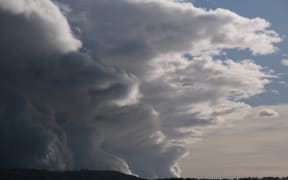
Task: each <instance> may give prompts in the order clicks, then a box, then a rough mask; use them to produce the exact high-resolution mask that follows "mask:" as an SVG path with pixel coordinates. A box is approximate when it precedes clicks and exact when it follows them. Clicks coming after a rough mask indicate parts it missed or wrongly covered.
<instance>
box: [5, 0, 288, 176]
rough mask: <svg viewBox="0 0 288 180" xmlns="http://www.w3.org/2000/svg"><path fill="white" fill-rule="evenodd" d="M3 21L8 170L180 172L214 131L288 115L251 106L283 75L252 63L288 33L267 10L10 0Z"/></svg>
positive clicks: (108, 0)
mask: <svg viewBox="0 0 288 180" xmlns="http://www.w3.org/2000/svg"><path fill="white" fill-rule="evenodd" d="M0 27H1V28H0V49H1V51H0V79H1V83H0V143H1V144H0V147H1V148H0V168H15V167H16V168H41V169H51V170H66V169H68V170H69V169H83V168H84V169H96V170H116V171H121V172H124V173H128V174H136V175H139V176H142V177H146V178H157V177H171V176H181V168H180V167H179V162H180V160H181V159H183V158H185V157H186V156H189V153H190V150H189V149H190V147H191V146H192V145H193V146H197V143H196V142H198V141H200V140H201V139H202V138H203V134H205V133H208V134H209V132H210V131H213V129H219V128H224V127H225V128H227V126H226V125H227V124H230V123H233V122H234V121H241V119H244V118H246V117H247V115H248V114H250V115H251V112H254V115H253V117H256V116H257V117H258V118H266V119H270V118H274V117H279V116H281V114H279V112H277V111H276V110H273V109H271V107H269V108H265V104H264V105H263V104H261V105H262V106H261V108H259V107H257V109H256V108H255V107H254V106H251V105H250V104H249V103H248V102H247V100H248V99H249V98H251V97H255V96H257V95H260V94H263V93H265V92H266V91H267V89H266V87H267V86H269V84H271V83H272V82H273V81H274V80H275V79H277V78H279V76H280V75H279V73H277V72H275V70H272V69H271V68H269V67H267V66H264V65H262V64H261V63H258V62H256V61H254V59H253V58H254V57H256V56H257V57H258V58H259V57H260V58H261V57H263V56H267V55H271V54H275V53H277V52H279V48H278V44H279V43H281V42H282V41H283V40H284V39H283V37H282V36H281V35H280V34H279V33H278V32H276V30H273V26H271V23H270V22H269V21H268V20H266V19H264V18H261V17H257V16H255V18H247V17H244V16H242V15H241V14H237V13H235V12H233V11H232V10H228V9H223V8H217V9H204V8H200V7H198V6H195V5H193V4H192V3H191V2H185V1H182V0H81V1H76V0H75V1H71V0H55V1H52V0H0ZM230 50H236V51H239V52H241V51H247V52H248V51H249V54H250V58H246V59H233V57H229V53H227V51H230ZM282 59H283V60H282V64H283V65H285V62H286V61H285V57H283V58H282ZM280 61H281V59H279V62H280ZM282 68H283V66H282ZM259 105H260V104H259ZM246 121H247V120H246ZM246 121H245V122H246ZM247 123H249V121H247ZM208 136H209V135H208ZM204 138H205V137H204ZM194 143H195V144H194ZM191 153H192V154H193V152H191ZM191 163H193V162H191ZM195 163H197V162H195ZM186 164H187V162H186ZM186 169H187V167H186Z"/></svg>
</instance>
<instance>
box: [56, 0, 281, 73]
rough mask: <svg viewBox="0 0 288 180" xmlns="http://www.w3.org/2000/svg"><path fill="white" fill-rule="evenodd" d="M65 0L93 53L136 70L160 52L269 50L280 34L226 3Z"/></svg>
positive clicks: (261, 52)
mask: <svg viewBox="0 0 288 180" xmlns="http://www.w3.org/2000/svg"><path fill="white" fill-rule="evenodd" d="M61 1H62V2H66V3H67V4H69V5H70V6H71V8H72V9H73V10H72V13H71V16H70V18H69V19H70V21H71V23H72V24H73V25H75V26H77V27H79V28H80V29H81V33H80V36H81V37H82V39H84V43H86V45H87V46H89V47H91V48H93V47H95V48H97V51H95V52H93V53H97V54H98V55H101V56H102V57H104V58H105V62H109V63H110V64H113V65H117V66H121V67H124V68H126V69H129V70H130V71H133V72H135V73H139V71H141V69H140V70H139V63H141V66H143V64H145V63H146V61H147V60H149V59H152V58H153V57H156V56H158V55H161V54H167V53H175V52H176V53H181V52H191V53H192V54H193V55H199V54H203V53H209V54H211V53H219V51H220V50H221V49H234V48H237V49H249V50H250V51H251V52H252V53H253V54H268V53H272V52H274V51H276V50H277V48H276V47H275V46H274V43H277V42H279V41H280V40H281V39H280V37H279V36H278V34H277V33H275V32H274V31H272V30H270V29H269V26H270V24H269V22H267V21H266V20H264V19H261V18H254V19H249V18H245V17H242V16H240V15H238V14H236V13H234V12H232V11H229V10H226V9H216V10H209V11H208V10H205V9H201V8H196V7H194V6H193V5H192V4H191V3H185V2H177V1H172V0H143V1H140V0H120V1H115V0H113V1H106V0H97V1H94V0H84V1H81V2H80V1H79V2H78V1H73V2H71V1H67V0H61ZM111 12H113V13H111ZM128 17H129V18H128ZM136 62H137V63H136ZM141 72H142V71H141Z"/></svg>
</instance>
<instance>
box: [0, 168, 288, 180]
mask: <svg viewBox="0 0 288 180" xmlns="http://www.w3.org/2000/svg"><path fill="white" fill-rule="evenodd" d="M0 180H145V179H143V178H139V177H136V176H131V175H127V174H123V173H120V172H115V171H92V170H80V171H48V170H24V169H0ZM158 180H212V179H207V178H206V179H197V178H168V179H158ZM213 180H217V179H213ZM219 180H229V179H219ZM231 180H288V177H283V178H279V177H263V178H257V177H248V178H234V179H231Z"/></svg>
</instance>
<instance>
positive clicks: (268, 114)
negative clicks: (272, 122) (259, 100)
mask: <svg viewBox="0 0 288 180" xmlns="http://www.w3.org/2000/svg"><path fill="white" fill-rule="evenodd" d="M258 115H259V117H263V118H275V117H278V116H279V113H278V112H277V111H275V110H273V109H262V110H260V111H259V113H258Z"/></svg>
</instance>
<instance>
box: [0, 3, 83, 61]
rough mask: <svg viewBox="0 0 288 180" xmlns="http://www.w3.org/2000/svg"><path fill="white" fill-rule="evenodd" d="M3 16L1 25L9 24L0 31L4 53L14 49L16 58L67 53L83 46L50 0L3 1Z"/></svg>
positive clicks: (1, 4)
mask: <svg viewBox="0 0 288 180" xmlns="http://www.w3.org/2000/svg"><path fill="white" fill-rule="evenodd" d="M0 13H1V22H3V23H5V25H4V24H3V25H1V27H2V28H1V29H0V38H1V42H0V47H1V49H2V51H3V53H4V52H7V53H8V52H10V51H12V49H13V53H12V55H15V53H17V54H19V56H23V55H24V54H25V55H29V54H35V53H37V54H38V55H39V54H43V53H44V54H47V53H55V52H56V53H59V52H60V53H67V52H72V51H77V50H78V49H79V48H80V46H81V42H80V41H79V40H78V39H76V38H75V37H74V36H73V34H72V32H71V29H70V25H69V24H68V22H67V19H66V17H65V16H64V15H63V14H62V13H61V12H60V10H59V8H58V7H57V6H56V5H55V4H54V3H53V2H51V1H50V0H26V1H15V0H1V1H0ZM9 21H10V23H9ZM20 30H21V31H20ZM15 42H17V44H15ZM12 44H13V45H12ZM10 46H11V47H10ZM4 48H5V49H4ZM2 55H3V54H2Z"/></svg>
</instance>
